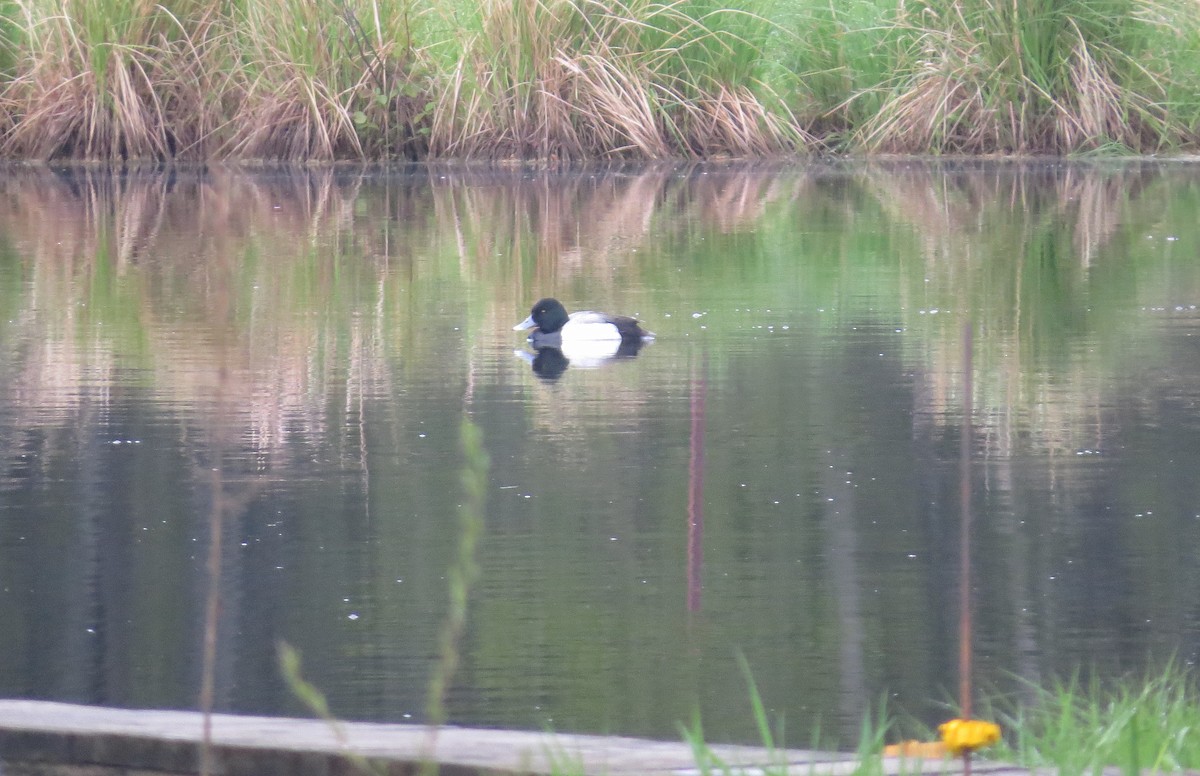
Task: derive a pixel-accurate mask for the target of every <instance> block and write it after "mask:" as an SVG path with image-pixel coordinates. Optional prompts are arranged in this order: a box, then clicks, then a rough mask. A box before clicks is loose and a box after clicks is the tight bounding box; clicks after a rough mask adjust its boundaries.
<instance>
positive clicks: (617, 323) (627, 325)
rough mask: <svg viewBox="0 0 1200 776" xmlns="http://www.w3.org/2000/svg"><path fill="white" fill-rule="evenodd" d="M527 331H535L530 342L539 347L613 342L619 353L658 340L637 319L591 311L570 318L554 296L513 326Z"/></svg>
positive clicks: (534, 307) (534, 306) (541, 301)
mask: <svg viewBox="0 0 1200 776" xmlns="http://www.w3.org/2000/svg"><path fill="white" fill-rule="evenodd" d="M526 329H533V332H532V333H531V334H530V335H529V342H530V343H531V344H532V345H533V346H534V347H535V348H540V347H556V348H562V347H563V346H564V345H569V344H570V343H579V342H610V343H613V353H614V354H616V352H617V350H618V349H619V348H620V346H621V345H622V344H627V345H641V344H642V343H644V342H648V341H650V340H653V339H654V333H653V332H649V331H646V330H645V329H643V328H642V327H641V326H639V325H638V321H637V319H636V318H631V317H629V316H627V315H610V314H608V313H598V312H593V311H591V310H582V311H580V312H577V313H571V314H570V315H568V314H567V308H565V307H563V304H562V302H560V301H558V300H557V299H554V298H552V297H546V298H545V299H539V300H538V301H537V302H535V303H534V305H533V308H532V309H531V310H530V311H529V317H528V318H526V319H525V320H523V321H521V322H520V323H518V324H517V325H516V326H514V327H513V331H525V330H526ZM635 352H636V351H635Z"/></svg>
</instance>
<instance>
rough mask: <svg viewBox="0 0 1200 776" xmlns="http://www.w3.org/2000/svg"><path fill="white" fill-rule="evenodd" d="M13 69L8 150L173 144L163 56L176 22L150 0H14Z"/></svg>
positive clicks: (80, 152)
mask: <svg viewBox="0 0 1200 776" xmlns="http://www.w3.org/2000/svg"><path fill="white" fill-rule="evenodd" d="M10 14H11V15H10V16H9V17H8V22H9V27H10V29H11V30H12V32H13V34H14V36H15V41H14V43H15V51H16V53H15V54H14V55H13V57H12V61H13V64H12V65H11V67H12V68H13V76H12V78H11V79H10V80H9V81H8V83H6V84H5V86H4V90H3V103H4V107H5V109H6V111H7V112H8V114H9V115H10V116H11V119H12V122H13V125H12V128H11V129H10V131H8V132H7V133H6V135H5V137H4V141H3V150H4V152H5V154H6V155H9V156H25V157H33V158H38V159H42V158H48V157H51V156H55V155H65V156H71V157H76V158H84V159H109V160H111V159H119V158H122V157H124V156H130V155H136V156H143V155H144V156H152V157H162V156H165V155H167V154H168V152H169V148H170V146H171V144H172V142H173V140H172V138H171V129H170V128H169V122H168V117H167V114H166V105H165V103H166V96H165V95H166V94H167V93H169V92H170V91H171V90H172V89H174V88H176V86H177V82H176V79H175V77H174V75H173V74H172V73H170V72H169V71H167V70H166V69H165V68H164V67H163V66H162V64H161V63H162V62H169V61H172V60H173V59H175V58H176V57H177V56H178V55H179V51H178V50H177V46H178V42H179V36H178V35H177V32H178V28H177V26H176V25H175V23H174V20H173V18H172V17H171V15H170V13H169V12H168V11H167V10H166V9H165V8H164V7H162V6H159V5H157V4H156V3H154V2H152V0H15V1H14V2H13V4H12V6H11V8H10Z"/></svg>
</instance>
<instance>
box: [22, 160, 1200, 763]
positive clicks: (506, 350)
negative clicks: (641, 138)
mask: <svg viewBox="0 0 1200 776" xmlns="http://www.w3.org/2000/svg"><path fill="white" fill-rule="evenodd" d="M0 192H2V194H3V196H2V197H0V440H2V441H3V446H2V451H3V455H4V460H3V466H2V467H0V617H2V618H3V621H4V623H5V627H4V628H2V629H0V694H2V695H8V696H20V697H34V698H52V699H64V700H72V701H80V702H86V703H97V704H115V705H122V706H139V707H182V708H194V707H195V706H196V705H197V702H198V701H197V698H198V693H199V686H200V675H201V644H202V632H203V623H204V612H205V600H206V596H207V594H208V578H209V576H208V570H207V568H208V567H207V563H208V559H209V553H208V550H209V547H210V545H211V542H212V541H213V536H214V533H213V531H212V528H213V520H214V515H222V516H223V517H222V520H221V527H222V532H221V539H220V541H221V553H220V559H221V570H220V594H221V610H220V611H221V616H220V620H219V630H218V650H217V670H216V681H217V705H218V706H219V707H220V708H221V709H226V710H233V711H243V712H254V713H268V714H304V713H306V712H305V709H304V708H303V706H302V705H301V704H300V703H299V702H298V701H297V700H296V698H295V697H294V696H293V694H292V693H291V692H290V691H289V690H288V688H287V687H286V685H285V683H284V682H283V681H282V680H281V678H280V673H279V670H278V668H277V666H276V645H277V643H278V642H280V641H286V642H287V643H289V644H291V645H293V646H295V647H296V648H297V649H298V650H299V651H300V652H301V654H302V656H303V661H304V662H303V665H304V673H305V676H306V677H307V678H308V679H309V680H310V681H312V682H313V683H314V684H316V685H317V686H319V687H320V688H321V689H322V690H323V691H325V692H326V693H327V694H328V697H329V700H330V703H331V706H332V708H333V710H334V712H335V713H336V714H338V715H340V716H343V717H346V718H353V719H376V720H410V719H411V720H422V719H424V718H425V714H426V713H425V709H426V701H427V686H428V683H429V679H430V675H431V671H432V668H433V666H434V664H435V662H436V661H437V659H438V657H437V656H438V650H439V646H438V645H439V633H440V631H441V628H442V626H443V622H444V621H445V619H446V616H447V612H448V609H449V601H450V584H449V582H448V577H449V576H450V575H451V571H450V569H451V567H452V565H453V563H454V559H455V557H456V554H457V552H458V544H459V540H460V536H461V533H462V531H461V527H460V525H461V523H460V520H461V516H462V515H461V509H460V505H462V504H464V503H465V502H466V496H465V494H464V490H463V486H462V484H461V476H462V474H463V472H464V470H468V469H469V468H470V467H471V465H472V461H471V459H470V456H468V455H466V454H465V453H464V451H463V449H462V447H461V445H460V428H461V426H462V423H463V421H464V419H467V420H468V421H469V422H470V423H472V424H474V425H475V426H476V427H477V428H478V429H479V430H480V432H481V434H482V439H483V447H484V449H485V450H486V453H487V455H488V457H489V459H490V468H489V470H488V477H487V487H486V512H485V516H484V526H485V527H484V531H483V534H482V536H481V538H480V541H479V544H478V547H477V554H476V561H477V564H478V568H479V572H480V573H479V576H478V579H477V581H476V582H475V583H474V584H473V586H472V588H471V591H470V596H469V610H468V617H467V622H466V628H465V631H464V632H463V634H462V638H461V640H460V641H459V649H460V651H461V664H460V666H459V670H458V672H457V674H456V675H455V680H454V682H453V685H452V687H451V689H450V692H449V694H448V698H447V701H446V707H447V711H448V715H449V718H450V720H451V721H452V722H455V723H459V724H472V725H489V726H504V727H517V728H533V729H541V728H552V729H556V730H563V731H583V732H614V733H627V734H636V735H646V736H659V737H667V738H675V737H677V736H678V724H679V723H680V722H688V721H690V720H691V719H692V717H693V714H694V713H696V712H698V713H699V714H700V716H701V718H702V719H703V721H704V727H705V733H706V735H707V736H708V737H709V738H710V739H712V740H736V741H754V740H756V738H757V735H756V733H755V731H754V723H753V718H752V715H751V713H750V704H749V693H748V691H747V688H746V683H745V680H744V677H743V675H742V673H741V672H740V670H739V668H738V659H737V656H738V655H739V654H740V655H744V656H745V658H746V661H747V663H748V665H749V666H750V667H751V669H752V671H753V673H754V676H755V678H756V680H757V683H758V685H759V689H760V691H761V693H762V695H763V698H764V701H765V703H766V705H767V706H768V707H769V708H770V709H771V710H772V713H773V714H775V715H778V716H780V717H782V718H784V719H786V725H787V730H788V731H789V732H788V739H787V740H788V741H789V742H790V743H793V744H796V745H807V744H808V743H810V740H809V739H810V731H811V730H813V729H814V727H815V726H817V725H818V724H819V725H820V727H821V730H822V731H823V732H824V735H826V736H827V737H828V738H832V739H834V740H833V741H832V743H838V742H840V743H842V744H843V745H852V744H853V743H854V740H855V738H856V736H857V731H858V728H859V724H860V721H861V719H862V717H863V715H864V714H866V713H868V712H869V711H870V710H871V709H872V708H877V707H878V704H879V701H880V699H881V698H883V697H887V698H888V700H889V703H890V704H891V708H892V709H893V710H895V711H896V712H897V713H899V714H902V715H908V716H911V717H912V718H913V719H916V720H920V721H924V722H936V721H937V720H938V719H940V718H942V717H943V716H944V715H945V714H946V713H947V711H946V704H948V703H952V702H953V697H954V695H955V693H956V691H957V687H958V673H957V672H958V645H959V641H958V639H959V631H958V614H959V612H958V601H959V590H960V584H961V576H960V574H961V572H960V565H961V564H960V560H961V558H960V554H959V528H960V525H961V515H960V512H961V510H960V487H961V472H960V467H959V455H960V448H959V445H960V441H961V439H962V438H963V437H962V434H961V431H962V427H963V421H964V414H963V407H964V398H965V397H964V390H965V387H966V386H967V385H969V386H970V388H971V397H970V398H971V407H972V410H971V414H970V430H971V440H972V443H971V444H972V449H971V460H972V464H971V470H970V471H971V484H972V491H971V493H972V498H971V501H970V505H971V511H972V514H973V518H974V519H973V523H972V537H971V541H972V546H973V551H972V561H973V570H974V577H973V580H972V585H971V589H972V599H973V602H974V607H975V620H974V624H975V633H974V639H973V645H974V656H975V682H976V685H977V687H978V688H979V693H980V695H985V694H986V695H996V694H1002V695H1007V696H1010V697H1019V696H1020V695H1021V693H1022V692H1023V690H1022V688H1023V687H1025V682H1026V681H1028V682H1032V683H1036V684H1044V683H1047V682H1049V681H1051V680H1052V679H1053V678H1054V677H1061V676H1066V675H1069V674H1070V673H1071V672H1072V671H1075V670H1083V671H1095V672H1096V673H1098V674H1100V675H1101V676H1104V677H1112V676H1118V675H1122V674H1123V673H1125V672H1129V671H1135V672H1137V671H1141V670H1143V669H1145V668H1146V667H1147V666H1153V665H1156V664H1158V663H1159V662H1160V661H1162V660H1163V659H1165V658H1166V657H1167V656H1169V655H1172V654H1174V655H1176V656H1178V658H1179V659H1181V660H1183V661H1185V662H1187V663H1189V664H1190V663H1191V662H1193V661H1194V660H1195V659H1196V658H1197V656H1198V654H1200V563H1198V562H1197V561H1198V558H1197V552H1198V550H1197V548H1198V547H1200V485H1198V483H1197V478H1196V477H1195V472H1196V471H1197V470H1200V413H1198V412H1197V403H1198V401H1200V337H1197V336H1196V335H1197V332H1198V331H1200V326H1198V324H1200V314H1198V312H1197V307H1196V305H1197V304H1200V262H1197V260H1196V257H1197V255H1198V253H1200V250H1198V249H1200V245H1198V242H1200V233H1198V231H1197V228H1198V225H1197V222H1196V218H1195V214H1196V212H1200V169H1198V168H1196V167H1194V166H1191V165H1186V164H1174V165H1156V164H1146V163H1122V164H1108V165H1085V164H1079V165H1066V164H1052V163H940V164H917V163H886V164H885V163H879V164H850V163H846V164H832V165H830V164H812V165H795V166H785V167H772V168H764V169H748V168H720V167H697V168H678V167H669V168H633V169H610V170H591V169H589V170H583V171H574V172H569V173H568V172H563V173H545V172H526V171H520V170H517V171H488V170H478V169H464V168H415V169H410V170H392V171H382V172H380V171H372V172H367V173H363V172H359V171H349V170H328V169H324V170H284V171H269V172H256V173H247V172H240V171H236V170H228V169H222V168H211V169H207V170H180V171H174V172H170V173H155V172H110V171H103V172H101V171H94V170H92V171H89V170H59V171H28V170H20V169H10V170H8V171H6V172H5V174H4V175H3V176H2V177H0ZM547 295H553V296H557V297H558V298H560V299H562V300H563V301H564V302H565V303H566V304H567V306H568V307H569V308H570V309H579V308H580V307H584V306H587V307H595V308H597V309H605V310H611V311H613V312H621V313H626V314H633V315H636V316H638V317H639V318H641V319H642V321H643V323H644V325H645V326H646V327H647V328H649V329H651V330H653V331H654V332H656V333H657V335H658V337H657V340H656V341H655V342H654V343H653V344H652V345H650V346H648V347H646V348H644V349H642V351H641V352H640V353H638V354H637V355H636V357H632V358H622V359H616V360H614V361H611V362H608V363H605V364H602V365H600V366H599V367H595V368H585V367H586V366H589V365H585V364H582V363H581V362H578V361H577V362H576V363H573V364H567V365H566V368H565V369H562V370H556V369H543V370H541V371H540V372H535V371H534V369H533V368H531V365H530V363H529V360H528V359H529V357H530V356H531V355H532V354H531V353H530V352H529V350H528V348H527V347H526V346H525V344H524V342H523V341H522V338H521V335H520V334H518V333H516V332H513V331H512V330H511V327H512V325H513V324H515V323H516V322H517V321H519V320H521V319H522V318H524V316H525V315H526V314H527V312H528V308H529V306H530V304H532V302H533V301H534V300H536V299H537V298H539V297H541V296H547ZM967 328H970V330H971V331H972V332H973V335H974V336H973V344H972V347H971V349H970V359H971V360H970V364H971V370H970V376H971V380H970V381H969V382H968V381H965V380H964V375H965V364H966V363H967V361H966V359H967V351H966V349H965V348H964V343H963V336H964V335H963V333H964V330H965V329H967ZM519 352H525V353H526V354H527V355H526V357H525V358H522V357H520V355H519ZM560 366H561V365H560ZM476 463H478V461H476Z"/></svg>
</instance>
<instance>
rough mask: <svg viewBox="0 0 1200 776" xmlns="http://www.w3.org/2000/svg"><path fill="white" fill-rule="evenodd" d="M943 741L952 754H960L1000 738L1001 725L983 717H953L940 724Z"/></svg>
mask: <svg viewBox="0 0 1200 776" xmlns="http://www.w3.org/2000/svg"><path fill="white" fill-rule="evenodd" d="M938 732H939V733H941V734H942V742H943V743H944V744H945V745H946V748H947V749H949V750H950V753H951V754H955V755H959V754H963V753H964V752H973V751H975V750H976V749H979V748H982V747H985V746H988V745H990V744H994V743H996V742H997V741H999V740H1000V726H999V725H997V724H995V723H994V722H987V721H986V720H982V719H952V720H950V721H949V722H943V723H942V724H941V725H938Z"/></svg>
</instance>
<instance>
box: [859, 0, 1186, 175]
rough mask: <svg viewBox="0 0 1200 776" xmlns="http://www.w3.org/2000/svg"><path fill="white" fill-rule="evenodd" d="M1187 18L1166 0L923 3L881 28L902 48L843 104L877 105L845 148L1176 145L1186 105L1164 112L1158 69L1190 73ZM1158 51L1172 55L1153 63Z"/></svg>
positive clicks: (1166, 76) (1139, 148)
mask: <svg viewBox="0 0 1200 776" xmlns="http://www.w3.org/2000/svg"><path fill="white" fill-rule="evenodd" d="M1168 19H1171V20H1173V21H1172V22H1171V25H1170V26H1168V24H1166V22H1167V20H1168ZM1187 19H1188V15H1187V14H1186V13H1185V11H1184V9H1183V7H1182V6H1176V7H1171V6H1170V4H1169V0H1168V2H1167V3H1161V4H1160V3H1156V2H1153V0H1150V1H1148V2H1143V0H1072V1H1071V2H1065V3H1063V2H1056V0H1038V1H1037V2H1032V3H1019V4H1016V3H1014V4H1008V3H1000V2H997V1H996V0H927V1H926V2H922V3H917V4H913V5H909V6H906V7H901V9H900V10H899V11H898V13H897V15H896V17H895V19H894V20H893V22H892V24H893V25H894V29H895V30H896V31H897V32H899V33H900V36H899V39H900V40H902V41H904V46H903V47H902V48H901V49H899V50H898V51H896V52H895V53H894V57H895V63H894V68H893V69H894V72H895V73H896V75H895V76H894V77H893V78H891V79H890V80H884V81H881V82H880V83H879V84H878V85H877V86H875V87H872V88H868V89H865V90H863V91H862V92H860V93H859V94H858V95H855V96H854V97H852V98H851V100H852V101H853V100H854V99H858V98H860V97H861V96H862V95H867V94H872V93H874V94H875V95H877V99H880V101H881V105H880V107H879V110H878V112H877V113H876V114H875V115H874V116H873V117H872V118H868V119H867V120H866V121H864V123H863V124H862V126H861V127H860V128H859V129H858V131H857V133H856V142H857V144H858V145H860V146H861V147H863V148H865V149H868V150H876V151H899V152H919V153H928V152H933V153H945V152H963V153H995V152H1015V153H1030V152H1064V153H1065V152H1078V151H1087V150H1095V149H1098V148H1102V147H1105V146H1116V147H1121V148H1124V149H1128V150H1131V151H1135V152H1148V151H1156V150H1160V149H1162V148H1164V147H1168V146H1172V145H1177V144H1179V143H1180V142H1182V141H1184V140H1189V139H1191V135H1192V132H1191V126H1190V125H1191V123H1192V122H1191V120H1190V119H1189V118H1188V114H1189V113H1190V112H1191V110H1193V109H1194V108H1191V107H1189V108H1188V109H1187V110H1185V111H1182V112H1180V113H1179V114H1173V113H1172V111H1171V110H1169V109H1168V104H1169V102H1170V99H1169V98H1170V95H1172V94H1174V93H1176V92H1177V91H1178V89H1179V87H1180V86H1181V83H1182V81H1181V79H1180V78H1179V77H1178V76H1177V75H1176V74H1173V73H1172V72H1171V71H1170V69H1169V67H1168V66H1167V60H1168V59H1169V60H1171V61H1173V62H1174V63H1176V64H1178V65H1185V67H1186V68H1187V69H1188V70H1194V68H1195V67H1196V64H1197V63H1196V61H1195V54H1194V53H1193V52H1192V51H1190V50H1189V49H1188V47H1190V46H1191V45H1193V43H1191V41H1194V35H1195V25H1194V24H1192V23H1191V22H1190V21H1185V20H1187ZM1175 22H1183V24H1182V26H1180V27H1177V28H1176V27H1173V25H1174V23H1175ZM1189 28H1190V31H1189ZM1185 41H1186V42H1185ZM1181 44H1183V45H1182V46H1181ZM1163 51H1170V52H1172V53H1171V54H1169V55H1167V56H1166V59H1164V58H1163V57H1162V56H1161V55H1160V52H1163ZM1151 54H1153V61H1152V60H1151V59H1147V55H1151ZM1185 63H1186V64H1185ZM1182 80H1187V79H1182Z"/></svg>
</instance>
